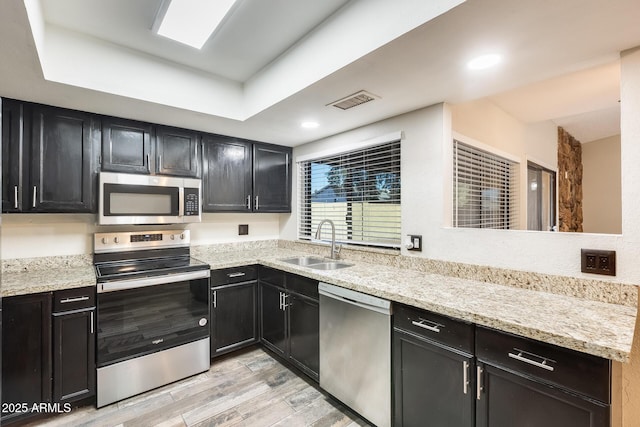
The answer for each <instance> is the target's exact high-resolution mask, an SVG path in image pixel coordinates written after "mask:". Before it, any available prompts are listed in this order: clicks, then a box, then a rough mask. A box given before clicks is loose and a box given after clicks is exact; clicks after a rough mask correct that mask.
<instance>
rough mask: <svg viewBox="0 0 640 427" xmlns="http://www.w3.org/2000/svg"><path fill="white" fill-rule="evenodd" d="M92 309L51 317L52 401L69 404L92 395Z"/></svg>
mask: <svg viewBox="0 0 640 427" xmlns="http://www.w3.org/2000/svg"><path fill="white" fill-rule="evenodd" d="M94 312H95V309H90V310H84V311H75V312H70V313H69V314H54V316H53V400H54V401H55V402H69V401H75V400H80V399H84V398H86V397H90V396H93V395H94V394H95V387H96V365H95V347H96V341H95V333H94V332H95V330H94Z"/></svg>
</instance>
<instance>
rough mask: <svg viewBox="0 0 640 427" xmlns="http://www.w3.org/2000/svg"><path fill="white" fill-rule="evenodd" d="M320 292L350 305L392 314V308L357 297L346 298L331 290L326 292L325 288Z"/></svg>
mask: <svg viewBox="0 0 640 427" xmlns="http://www.w3.org/2000/svg"><path fill="white" fill-rule="evenodd" d="M318 293H319V294H320V296H324V297H327V298H331V299H334V300H336V301H340V302H343V303H345V304H349V305H355V306H356V307H360V308H364V309H365V310H372V311H375V312H378V313H381V314H386V315H387V316H390V315H391V310H390V309H384V308H381V307H377V306H375V305H371V304H367V303H365V302H361V301H357V300H355V299H352V298H346V297H343V296H340V295H336V294H332V293H331V292H326V291H323V290H319V291H318Z"/></svg>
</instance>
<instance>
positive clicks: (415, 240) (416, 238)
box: [408, 234, 422, 252]
mask: <svg viewBox="0 0 640 427" xmlns="http://www.w3.org/2000/svg"><path fill="white" fill-rule="evenodd" d="M409 240H410V241H411V248H409V249H408V250H410V251H418V252H422V236H420V235H412V234H410V235H409Z"/></svg>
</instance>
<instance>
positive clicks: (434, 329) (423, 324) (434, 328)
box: [411, 319, 442, 333]
mask: <svg viewBox="0 0 640 427" xmlns="http://www.w3.org/2000/svg"><path fill="white" fill-rule="evenodd" d="M426 322H429V321H428V320H425V319H420V321H419V322H417V321H415V320H414V321H413V322H411V324H412V325H414V326H418V327H420V328H423V329H426V330H428V331H432V332H436V333H440V328H439V326H442V325H440V324H438V323H434V322H429V323H432V325H427V323H426Z"/></svg>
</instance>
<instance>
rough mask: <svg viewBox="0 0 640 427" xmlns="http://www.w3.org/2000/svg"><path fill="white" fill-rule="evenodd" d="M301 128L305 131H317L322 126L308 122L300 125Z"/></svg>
mask: <svg viewBox="0 0 640 427" xmlns="http://www.w3.org/2000/svg"><path fill="white" fill-rule="evenodd" d="M300 126H301V127H303V128H305V129H315V128H317V127H318V126H320V124H319V123H318V122H312V121H307V122H302V123H300Z"/></svg>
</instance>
